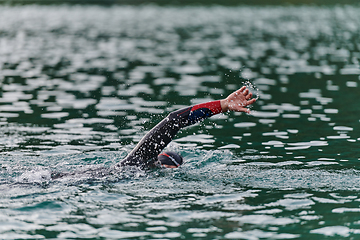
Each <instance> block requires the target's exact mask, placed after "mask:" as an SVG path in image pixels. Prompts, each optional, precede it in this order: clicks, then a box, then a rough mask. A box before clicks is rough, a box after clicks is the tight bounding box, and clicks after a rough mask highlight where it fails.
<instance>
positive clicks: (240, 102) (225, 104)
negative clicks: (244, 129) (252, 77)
mask: <svg viewBox="0 0 360 240" xmlns="http://www.w3.org/2000/svg"><path fill="white" fill-rule="evenodd" d="M251 97H252V93H251V92H250V91H249V89H247V88H246V87H245V86H243V87H242V88H240V89H239V90H237V91H235V92H233V93H232V94H230V95H229V96H228V97H227V98H225V99H223V100H220V103H221V109H222V111H223V112H228V111H235V112H246V113H250V109H249V108H246V106H249V105H251V104H253V103H254V102H255V101H256V99H255V98H253V99H251Z"/></svg>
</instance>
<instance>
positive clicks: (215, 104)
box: [191, 100, 222, 115]
mask: <svg viewBox="0 0 360 240" xmlns="http://www.w3.org/2000/svg"><path fill="white" fill-rule="evenodd" d="M201 108H207V109H210V110H211V112H212V113H213V115H215V114H219V113H221V112H222V108H221V103H220V100H218V101H212V102H207V103H200V104H196V105H195V106H193V107H192V108H191V111H192V112H193V111H195V110H197V109H201Z"/></svg>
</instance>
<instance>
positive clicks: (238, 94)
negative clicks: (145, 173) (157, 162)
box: [116, 86, 256, 167]
mask: <svg viewBox="0 0 360 240" xmlns="http://www.w3.org/2000/svg"><path fill="white" fill-rule="evenodd" d="M251 97H252V94H251V93H250V92H249V90H248V89H247V88H246V87H245V86H244V87H242V88H240V89H239V90H237V91H235V92H233V93H231V94H230V95H229V96H228V97H227V98H225V99H223V100H217V101H211V102H207V103H201V104H196V105H194V106H190V107H186V108H183V109H180V110H177V111H174V112H172V113H170V114H169V115H168V116H167V117H166V118H164V119H163V120H162V121H161V122H160V123H159V124H157V125H156V126H155V127H154V128H153V129H151V130H150V131H149V132H148V133H147V134H146V135H145V136H144V137H143V138H142V139H141V140H140V142H139V143H138V144H137V145H136V147H135V148H134V149H133V150H132V151H131V152H130V153H129V154H128V155H127V156H126V158H125V159H124V160H122V161H121V162H120V163H119V164H117V165H116V166H127V165H130V166H139V167H143V166H146V165H149V160H152V159H155V158H156V157H157V155H158V154H159V153H160V152H161V151H162V150H163V149H164V148H165V147H166V146H167V145H168V144H169V143H170V142H171V140H172V139H173V138H174V137H175V135H176V134H177V132H178V131H179V130H180V129H181V128H184V127H187V126H190V125H192V124H195V123H197V122H200V121H203V120H204V119H206V118H208V117H211V116H213V115H215V114H219V113H221V112H228V111H237V112H246V113H250V110H249V109H248V108H246V107H247V106H249V105H250V104H253V103H254V102H255V101H256V99H254V98H253V99H251ZM150 164H151V161H150Z"/></svg>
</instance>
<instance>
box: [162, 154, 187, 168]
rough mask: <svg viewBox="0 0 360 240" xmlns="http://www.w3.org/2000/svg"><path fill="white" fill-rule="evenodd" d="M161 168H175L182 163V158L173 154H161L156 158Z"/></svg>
mask: <svg viewBox="0 0 360 240" xmlns="http://www.w3.org/2000/svg"><path fill="white" fill-rule="evenodd" d="M157 159H158V163H159V164H160V165H161V166H162V167H166V168H177V167H179V166H180V165H181V164H182V163H183V158H182V157H181V156H180V155H179V154H177V153H175V152H163V153H160V154H159V155H158V156H157Z"/></svg>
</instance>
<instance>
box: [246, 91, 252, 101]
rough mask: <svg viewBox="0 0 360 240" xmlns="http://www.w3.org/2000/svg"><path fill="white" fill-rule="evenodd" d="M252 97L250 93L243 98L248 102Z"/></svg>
mask: <svg viewBox="0 0 360 240" xmlns="http://www.w3.org/2000/svg"><path fill="white" fill-rule="evenodd" d="M251 97H252V93H251V92H250V93H249V94H248V95H246V96H245V99H246V100H249V99H250V98H251Z"/></svg>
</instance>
